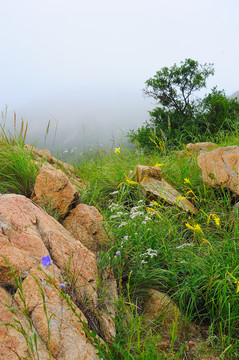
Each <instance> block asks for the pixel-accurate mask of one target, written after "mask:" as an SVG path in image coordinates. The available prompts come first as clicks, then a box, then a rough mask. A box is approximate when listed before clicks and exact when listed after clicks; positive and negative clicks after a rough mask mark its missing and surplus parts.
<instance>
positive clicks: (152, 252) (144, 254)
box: [140, 248, 158, 264]
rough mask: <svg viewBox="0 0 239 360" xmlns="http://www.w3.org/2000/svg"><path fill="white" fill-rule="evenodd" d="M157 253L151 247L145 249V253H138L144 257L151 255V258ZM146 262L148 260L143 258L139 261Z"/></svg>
mask: <svg viewBox="0 0 239 360" xmlns="http://www.w3.org/2000/svg"><path fill="white" fill-rule="evenodd" d="M157 255H158V251H157V250H153V249H151V248H149V249H147V250H146V252H145V253H143V254H140V256H141V257H146V258H148V257H151V259H152V258H153V257H154V256H157ZM147 262H148V261H146V260H144V259H143V260H142V261H141V264H147Z"/></svg>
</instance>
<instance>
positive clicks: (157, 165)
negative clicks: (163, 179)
mask: <svg viewBox="0 0 239 360" xmlns="http://www.w3.org/2000/svg"><path fill="white" fill-rule="evenodd" d="M154 166H155V167H160V166H164V164H155V165H154Z"/></svg>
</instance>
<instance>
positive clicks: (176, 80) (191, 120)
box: [128, 59, 239, 147]
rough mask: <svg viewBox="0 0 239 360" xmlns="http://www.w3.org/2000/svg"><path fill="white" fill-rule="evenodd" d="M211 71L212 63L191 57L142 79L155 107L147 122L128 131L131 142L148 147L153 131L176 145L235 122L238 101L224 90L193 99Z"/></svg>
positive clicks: (203, 86) (228, 127)
mask: <svg viewBox="0 0 239 360" xmlns="http://www.w3.org/2000/svg"><path fill="white" fill-rule="evenodd" d="M213 74H214V68H213V64H204V65H201V64H199V63H198V62H197V61H195V60H192V59H185V61H184V62H181V63H180V66H177V65H176V64H174V65H173V66H172V67H171V68H168V67H163V68H162V69H161V70H160V71H157V73H156V75H155V76H154V77H153V78H150V79H149V80H147V81H146V82H145V84H146V87H145V89H144V94H145V95H146V96H149V97H152V98H154V99H155V100H156V101H157V107H156V108H155V109H153V110H152V111H149V114H150V120H149V121H147V122H146V123H145V124H144V125H143V126H142V127H141V128H139V129H137V130H131V131H130V133H129V134H128V137H129V139H130V141H131V142H134V141H135V140H137V142H138V143H139V144H140V145H141V146H143V147H150V144H151V143H152V142H150V140H149V137H150V136H151V137H152V136H153V135H154V134H155V135H156V137H161V138H163V139H164V141H165V142H166V143H167V145H177V142H182V141H183V142H187V141H195V140H198V141H200V140H205V138H206V137H207V136H211V135H214V134H215V133H216V132H217V131H219V130H228V129H231V128H232V125H233V126H234V125H235V123H237V124H238V121H239V111H238V110H239V103H238V102H237V101H236V100H235V99H233V100H232V99H228V98H227V97H226V96H225V93H224V91H219V90H217V89H216V88H213V89H212V92H211V93H210V94H208V95H207V96H205V97H204V98H203V99H196V98H195V93H196V92H197V91H199V90H201V89H202V88H205V87H206V81H207V79H208V77H209V76H210V75H213ZM152 146H153V143H152Z"/></svg>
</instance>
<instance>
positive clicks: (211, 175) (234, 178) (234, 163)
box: [197, 146, 239, 195]
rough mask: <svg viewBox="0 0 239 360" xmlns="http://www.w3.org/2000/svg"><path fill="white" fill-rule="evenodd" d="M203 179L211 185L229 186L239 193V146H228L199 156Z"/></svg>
mask: <svg viewBox="0 0 239 360" xmlns="http://www.w3.org/2000/svg"><path fill="white" fill-rule="evenodd" d="M197 161H198V166H199V167H200V169H201V173H202V178H203V181H204V182H205V183H206V184H208V185H210V186H213V187H215V186H223V187H228V188H229V189H230V190H231V191H233V192H234V193H236V194H237V195H239V147H238V146H227V147H224V148H219V149H216V150H213V151H210V152H208V153H202V154H200V155H199V156H198V159H197Z"/></svg>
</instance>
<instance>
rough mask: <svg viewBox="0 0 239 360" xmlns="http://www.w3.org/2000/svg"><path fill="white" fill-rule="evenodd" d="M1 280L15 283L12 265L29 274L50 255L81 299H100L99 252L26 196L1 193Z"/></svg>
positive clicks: (5, 282)
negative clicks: (97, 291) (92, 249)
mask: <svg viewBox="0 0 239 360" xmlns="http://www.w3.org/2000/svg"><path fill="white" fill-rule="evenodd" d="M0 218H1V222H0V229H1V230H0V231H1V236H0V248H1V254H2V255H4V256H5V258H6V259H7V260H8V263H9V265H8V264H7V262H6V261H5V260H4V259H3V257H2V256H1V257H0V282H1V283H3V284H7V285H13V284H14V278H13V275H12V274H10V273H9V271H8V270H9V266H12V267H14V268H15V271H16V275H19V274H20V273H21V274H22V276H23V277H24V276H26V275H27V273H28V272H29V271H30V270H31V268H32V267H34V266H37V265H40V264H41V261H42V257H45V256H47V255H49V256H50V258H51V261H52V262H53V263H54V264H55V265H56V266H57V267H58V268H59V269H60V271H61V273H62V274H63V276H65V277H67V278H68V280H69V281H71V282H72V286H73V287H74V289H75V292H76V293H77V294H78V296H79V298H80V299H85V298H88V299H90V300H91V301H92V302H93V303H96V300H97V293H96V288H97V277H98V271H97V262H96V257H95V255H94V254H93V253H92V252H91V251H89V250H88V249H87V248H86V247H85V246H84V245H83V244H81V242H80V241H77V240H76V239H74V238H73V237H72V236H71V235H70V234H69V232H68V231H67V230H66V229H65V228H64V227H63V226H62V225H61V224H60V223H58V222H57V221H56V220H54V219H53V218H52V217H51V216H49V215H48V214H47V213H46V212H45V211H44V210H43V209H41V208H40V207H38V206H37V205H35V204H34V203H33V202H32V201H31V200H29V199H27V198H25V197H24V196H22V195H13V194H11V195H0Z"/></svg>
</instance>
